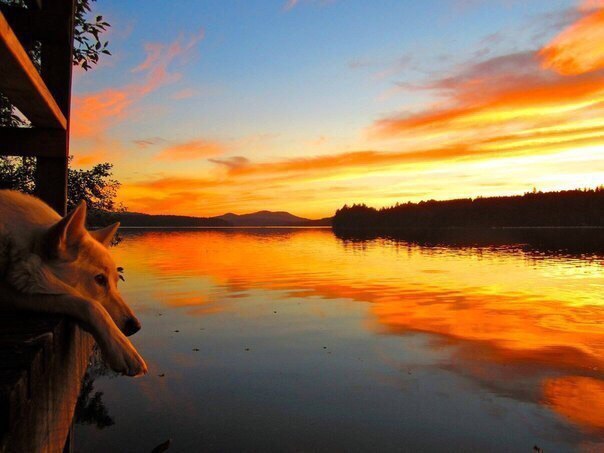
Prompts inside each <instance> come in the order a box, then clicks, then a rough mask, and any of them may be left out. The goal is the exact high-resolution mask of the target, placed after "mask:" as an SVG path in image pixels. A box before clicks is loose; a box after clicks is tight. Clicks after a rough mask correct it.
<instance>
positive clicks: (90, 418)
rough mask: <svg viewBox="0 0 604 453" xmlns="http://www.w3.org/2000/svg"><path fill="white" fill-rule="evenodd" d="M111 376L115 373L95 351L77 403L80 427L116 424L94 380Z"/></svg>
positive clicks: (76, 412) (101, 427)
mask: <svg viewBox="0 0 604 453" xmlns="http://www.w3.org/2000/svg"><path fill="white" fill-rule="evenodd" d="M111 374H113V372H112V371H111V370H109V369H108V368H107V367H106V366H105V364H104V363H103V361H102V359H101V357H100V354H99V352H98V350H97V349H95V352H94V354H93V355H92V359H91V362H90V364H89V366H88V370H86V374H85V375H84V379H83V380H82V390H81V392H80V396H79V397H78V402H77V403H76V409H75V414H74V423H76V424H78V425H96V427H97V428H98V429H103V428H106V427H108V426H112V425H114V424H115V421H114V420H113V418H112V417H111V416H110V415H109V411H108V410H107V408H106V407H105V403H104V402H103V392H95V391H94V380H95V379H96V378H97V377H99V376H107V375H111Z"/></svg>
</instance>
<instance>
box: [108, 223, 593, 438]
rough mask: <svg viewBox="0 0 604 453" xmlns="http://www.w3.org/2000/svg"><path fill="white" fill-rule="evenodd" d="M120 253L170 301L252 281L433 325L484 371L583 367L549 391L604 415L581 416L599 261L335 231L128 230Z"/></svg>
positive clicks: (210, 306) (380, 324) (202, 301)
mask: <svg viewBox="0 0 604 453" xmlns="http://www.w3.org/2000/svg"><path fill="white" fill-rule="evenodd" d="M116 254H117V255H118V262H119V260H120V259H122V260H130V262H123V261H121V262H120V265H124V266H125V267H126V269H129V268H135V269H136V270H137V272H138V273H142V274H143V275H154V276H155V277H156V278H157V281H156V283H155V286H157V289H158V290H159V288H162V287H163V286H166V285H167V286H170V287H173V288H174V291H165V293H163V294H164V295H165V297H162V298H161V300H163V301H164V303H165V304H166V305H167V306H171V307H187V308H189V309H190V308H191V307H193V308H195V307H197V308H198V309H199V311H200V312H207V311H210V312H212V311H219V310H220V309H221V307H222V308H224V304H223V305H221V303H220V300H217V301H213V300H214V299H213V298H214V297H215V296H216V295H217V294H218V296H220V294H224V293H225V292H226V294H229V295H231V296H232V297H237V294H241V293H244V292H245V291H249V290H253V289H259V290H270V291H284V292H285V293H286V294H288V295H295V296H296V297H321V298H324V299H347V300H352V301H359V302H365V303H368V304H370V305H368V314H369V315H370V319H371V320H372V323H370V326H372V327H371V328H372V329H375V330H376V331H379V332H387V333H391V334H405V333H411V332H421V333H428V334H430V335H434V336H435V337H436V338H437V339H440V340H441V341H440V342H439V344H440V345H442V344H450V345H457V346H459V345H461V346H463V347H462V348H461V349H460V351H461V353H459V351H458V356H456V359H459V360H460V361H462V362H463V365H464V367H465V369H464V373H466V374H467V375H469V376H470V377H473V378H475V379H476V380H479V381H484V380H485V376H487V378H488V376H489V375H490V374H492V373H491V372H490V371H489V369H490V368H489V367H491V371H492V368H493V367H499V366H501V365H514V367H515V369H516V371H518V369H520V370H521V373H524V374H526V375H531V374H532V375H535V376H537V375H539V376H540V374H539V373H542V372H543V370H546V371H547V372H548V373H549V375H550V376H551V375H552V374H553V375H563V376H566V375H569V374H571V375H576V376H575V377H573V378H572V380H570V381H569V379H570V378H559V379H553V378H547V377H543V379H550V380H546V381H544V384H543V394H544V401H547V404H548V405H549V406H550V407H551V408H552V409H554V410H555V411H557V412H559V413H560V414H562V415H564V416H565V417H567V418H568V419H570V420H572V421H573V422H575V423H578V424H581V425H589V426H594V425H595V426H598V427H602V426H604V423H602V421H601V417H596V416H595V414H591V415H586V416H582V415H573V414H575V412H576V411H575V409H576V408H578V407H580V405H581V403H582V401H583V400H582V399H581V398H583V396H581V395H582V394H583V393H584V394H585V395H591V394H595V393H596V390H598V389H599V390H600V391H601V390H602V385H603V384H602V379H603V378H604V375H602V373H601V372H600V371H594V370H602V369H604V360H603V357H604V308H603V307H602V305H601V301H600V296H601V288H602V281H601V277H600V275H601V271H602V268H601V264H600V263H599V262H598V261H597V260H588V259H582V258H576V257H574V258H573V257H564V256H550V257H548V256H540V257H536V256H533V255H532V254H530V253H527V252H526V251H523V250H522V249H519V248H505V247H503V248H494V249H485V248H483V249H476V248H475V249H461V248H447V247H420V246H417V245H412V244H405V243H402V244H401V243H394V242H390V241H384V240H382V241H373V242H368V243H361V244H345V243H342V242H341V241H339V240H338V239H336V238H335V237H334V236H333V234H332V233H331V231H329V230H287V231H285V230H272V231H271V230H243V231H242V230H238V231H235V230H224V231H221V230H213V231H192V232H177V233H174V232H165V233H157V232H156V233H146V234H142V235H137V236H133V237H127V238H126V240H125V241H124V243H123V244H122V246H120V247H118V248H117V249H116ZM145 284H147V282H145ZM217 299H220V297H217ZM209 300H210V301H213V302H212V303H209V302H208V301H209ZM192 314H194V313H192ZM451 354H453V353H451ZM450 359H451V360H453V358H452V357H450ZM485 364H486V365H487V366H486V368H485ZM583 374H588V375H590V376H591V377H589V378H582V377H580V376H581V375H583ZM493 376H494V374H493ZM491 377H492V376H491ZM492 378H493V379H495V377H492ZM539 379H541V377H539ZM551 379H553V380H551ZM538 382H539V381H537V382H536V384H535V385H534V387H535V391H536V392H540V391H541V387H540V386H539V384H538ZM571 387H572V388H573V389H579V390H578V391H570V390H569V389H570V388H571ZM573 392H574V393H573ZM577 395H580V397H577ZM597 404H601V401H600V403H597ZM597 404H595V405H594V406H593V407H594V408H595V407H600V408H602V406H601V405H600V406H597ZM602 413H604V410H602ZM587 419H589V420H592V421H591V422H590V423H588V422H587Z"/></svg>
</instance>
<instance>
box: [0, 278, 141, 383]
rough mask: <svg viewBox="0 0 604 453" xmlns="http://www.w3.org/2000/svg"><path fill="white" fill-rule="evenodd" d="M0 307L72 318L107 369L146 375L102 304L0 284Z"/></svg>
mask: <svg viewBox="0 0 604 453" xmlns="http://www.w3.org/2000/svg"><path fill="white" fill-rule="evenodd" d="M0 304H1V305H2V306H5V307H12V308H16V309H19V310H31V311H36V312H45V313H58V314H63V315H68V316H71V317H73V318H75V319H76V320H77V321H79V322H81V323H82V324H83V327H84V328H85V329H86V330H89V331H90V333H92V335H93V336H94V339H95V340H96V342H97V344H98V345H99V347H100V348H101V352H102V353H103V356H104V357H105V360H106V361H107V363H108V364H109V366H110V367H111V368H112V369H113V370H114V371H117V372H119V373H122V374H126V375H128V376H140V375H142V374H145V373H146V372H147V364H146V363H145V361H144V360H143V358H142V357H141V356H140V355H139V353H138V352H137V351H136V349H135V348H134V346H132V343H130V341H129V340H128V338H126V336H125V335H124V334H123V333H122V332H121V331H120V329H119V328H118V327H117V326H116V325H115V322H113V319H111V316H109V313H107V311H106V310H105V309H104V308H103V306H102V305H101V304H99V303H98V302H96V301H94V300H90V299H87V298H84V297H81V296H77V295H71V294H60V295H54V294H53V295H47V294H24V293H20V292H17V291H15V290H14V289H13V288H12V287H10V286H9V285H7V284H6V283H0Z"/></svg>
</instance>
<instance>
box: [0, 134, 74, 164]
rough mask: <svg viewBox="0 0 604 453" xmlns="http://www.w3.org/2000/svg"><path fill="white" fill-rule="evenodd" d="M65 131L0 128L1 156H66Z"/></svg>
mask: <svg viewBox="0 0 604 453" xmlns="http://www.w3.org/2000/svg"><path fill="white" fill-rule="evenodd" d="M65 153H66V147H65V132H64V131H62V130H60V129H44V128H39V127H2V128H0V156H43V157H65Z"/></svg>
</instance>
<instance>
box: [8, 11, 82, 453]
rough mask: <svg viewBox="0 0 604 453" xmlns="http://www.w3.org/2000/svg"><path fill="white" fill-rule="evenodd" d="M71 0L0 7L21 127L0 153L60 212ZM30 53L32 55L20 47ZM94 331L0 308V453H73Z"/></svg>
mask: <svg viewBox="0 0 604 453" xmlns="http://www.w3.org/2000/svg"><path fill="white" fill-rule="evenodd" d="M74 11H75V0H23V1H22V2H15V3H14V4H12V5H9V4H6V3H1V4H0V93H2V94H3V95H4V96H6V97H7V98H8V100H9V101H10V102H11V104H12V105H13V106H15V107H17V108H18V109H19V111H20V112H21V113H22V114H23V115H24V116H25V117H26V118H27V120H29V127H0V155H4V156H32V157H35V158H36V162H37V165H36V176H35V179H36V187H35V192H36V195H38V196H39V197H40V198H41V199H43V200H44V201H46V202H47V203H48V204H49V205H50V206H52V207H53V208H54V209H55V210H56V211H57V212H58V213H59V214H61V215H65V211H66V203H67V162H68V158H69V126H70V104H71V79H72V67H73V64H72V62H73V39H74ZM34 47H35V48H36V49H38V52H39V53H38V55H39V60H38V61H33V60H32V59H31V57H30V54H29V53H28V50H31V49H33V48H34ZM92 345H93V340H92V337H91V336H90V335H89V334H87V333H85V332H84V331H82V330H81V329H80V328H79V327H78V326H77V325H76V324H75V323H74V322H72V321H70V320H68V319H66V318H64V317H59V316H49V315H39V314H30V313H20V314H15V313H4V312H0V452H5V451H6V452H20V453H21V452H61V451H71V449H72V443H71V442H70V434H69V433H70V427H71V424H72V418H73V413H74V409H75V404H76V401H77V398H78V394H79V392H80V386H81V382H82V377H83V375H84V373H85V370H86V367H87V365H88V360H89V357H90V352H91V350H92Z"/></svg>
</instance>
